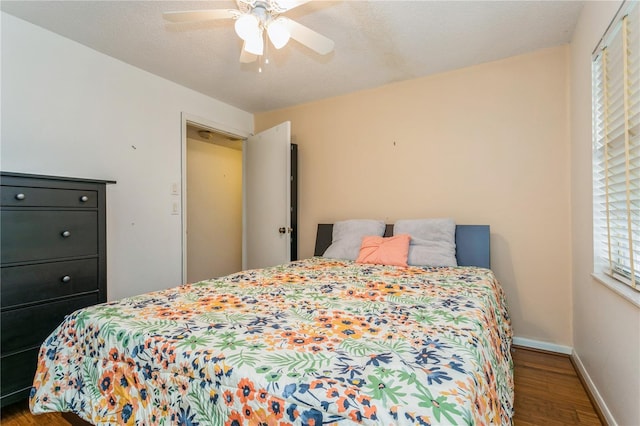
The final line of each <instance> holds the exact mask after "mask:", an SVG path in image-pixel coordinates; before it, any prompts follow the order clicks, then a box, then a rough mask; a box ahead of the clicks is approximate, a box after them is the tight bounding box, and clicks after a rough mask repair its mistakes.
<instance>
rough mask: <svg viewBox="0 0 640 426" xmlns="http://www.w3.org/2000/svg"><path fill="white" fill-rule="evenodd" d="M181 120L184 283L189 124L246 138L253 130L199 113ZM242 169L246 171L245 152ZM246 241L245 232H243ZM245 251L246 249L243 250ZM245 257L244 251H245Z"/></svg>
mask: <svg viewBox="0 0 640 426" xmlns="http://www.w3.org/2000/svg"><path fill="white" fill-rule="evenodd" d="M180 120H181V131H180V133H181V142H180V206H181V208H180V226H181V230H182V233H181V239H180V240H181V241H180V244H181V246H182V250H181V252H182V262H181V263H182V265H181V267H182V283H183V284H186V282H187V125H188V124H194V125H196V126H198V127H203V128H206V129H207V130H211V131H212V132H217V133H223V134H227V135H229V136H232V137H235V138H239V139H246V138H248V137H249V136H251V135H252V133H251V132H248V131H246V130H241V129H238V128H235V127H233V126H229V125H227V124H223V123H219V122H217V121H213V120H210V119H207V118H203V117H199V116H197V115H193V114H189V113H186V112H182V113H181V114H180ZM242 170H243V173H244V154H243V165H242ZM242 197H243V201H244V183H243V187H242ZM242 222H243V226H244V208H243V209H242ZM243 241H244V233H243ZM243 251H244V250H243ZM243 257H244V253H243Z"/></svg>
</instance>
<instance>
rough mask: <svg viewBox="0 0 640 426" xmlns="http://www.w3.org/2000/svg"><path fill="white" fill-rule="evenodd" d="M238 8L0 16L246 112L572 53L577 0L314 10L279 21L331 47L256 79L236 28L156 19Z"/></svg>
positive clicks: (162, 4) (332, 4) (63, 7)
mask: <svg viewBox="0 0 640 426" xmlns="http://www.w3.org/2000/svg"><path fill="white" fill-rule="evenodd" d="M214 8H236V4H235V2H233V1H7V0H3V1H2V2H0V9H1V10H2V11H4V12H6V13H9V14H12V15H14V16H17V17H19V18H21V19H24V20H26V21H29V22H31V23H33V24H36V25H38V26H41V27H44V28H46V29H49V30H51V31H53V32H55V33H58V34H60V35H62V36H65V37H67V38H70V39H72V40H75V41H77V42H79V43H82V44H84V45H86V46H89V47H91V48H93V49H95V50H98V51H100V52H103V53H105V54H107V55H110V56H112V57H114V58H117V59H119V60H122V61H124V62H127V63H129V64H131V65H134V66H136V67H138V68H141V69H144V70H146V71H149V72H151V73H153V74H156V75H159V76H161V77H164V78H166V79H169V80H172V81H174V82H176V83H178V84H181V85H183V86H186V87H189V88H191V89H193V90H196V91H198V92H201V93H204V94H206V95H209V96H211V97H214V98H216V99H218V100H221V101H223V102H226V103H229V104H231V105H234V106H236V107H238V108H241V109H243V110H245V111H249V112H261V111H267V110H272V109H278V108H283V107H287V106H291V105H297V104H300V103H305V102H310V101H314V100H318V99H322V98H327V97H332V96H336V95H341V94H345V93H349V92H353V91H357V90H361V89H365V88H371V87H375V86H380V85H383V84H386V83H391V82H394V81H400V80H407V79H412V78H417V77H421V76H425V75H430V74H435V73H439V72H443V71H448V70H453V69H457V68H461V67H466V66H470V65H474V64H479V63H483V62H488V61H493V60H497V59H502V58H506V57H509V56H513V55H518V54H522V53H527V52H531V51H534V50H537V49H541V48H546V47H552V46H558V45H561V44H565V43H568V42H569V41H570V40H571V35H572V33H573V29H574V27H575V24H576V21H577V19H578V15H579V13H580V10H581V8H582V2H580V1H480V0H477V1H396V0H394V1H348V0H347V1H312V2H310V3H307V4H304V5H302V6H300V7H298V8H296V9H293V10H291V11H289V12H287V13H286V14H285V16H287V17H289V18H291V19H294V20H296V21H298V22H300V23H301V24H303V25H306V26H308V27H309V28H311V29H313V30H315V31H317V32H319V33H321V34H323V35H325V36H327V37H329V38H331V39H333V40H334V41H335V51H334V52H332V53H330V54H329V55H326V56H320V55H318V54H316V53H314V52H313V51H311V50H309V49H307V48H306V47H304V46H302V45H300V44H299V43H297V42H295V41H293V40H292V41H291V42H290V43H289V44H288V45H287V46H285V47H284V48H283V49H281V50H275V49H274V48H273V47H271V49H269V50H268V51H267V57H268V58H269V60H270V61H269V64H268V65H264V64H263V67H262V68H263V72H262V73H259V72H258V71H257V63H254V64H241V63H239V61H238V58H239V54H240V49H241V47H242V44H241V40H240V39H239V38H238V37H237V36H236V34H235V32H234V29H233V21H232V20H225V21H212V22H206V23H197V24H179V25H178V24H170V23H167V22H166V21H164V20H163V19H162V13H163V12H166V11H175V10H195V9H214Z"/></svg>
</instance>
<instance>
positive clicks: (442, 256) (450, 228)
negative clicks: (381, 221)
mask: <svg viewBox="0 0 640 426" xmlns="http://www.w3.org/2000/svg"><path fill="white" fill-rule="evenodd" d="M400 234H409V235H411V243H410V244H409V258H408V260H407V263H408V264H409V265H414V266H457V265H458V262H457V261H456V223H455V221H454V220H453V219H449V218H446V219H413V220H399V221H397V222H396V223H395V224H394V225H393V235H400Z"/></svg>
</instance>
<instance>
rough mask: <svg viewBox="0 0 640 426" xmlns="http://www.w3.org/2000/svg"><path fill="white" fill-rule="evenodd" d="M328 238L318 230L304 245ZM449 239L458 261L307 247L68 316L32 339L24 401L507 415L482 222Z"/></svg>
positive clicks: (220, 418)
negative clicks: (378, 257)
mask: <svg viewBox="0 0 640 426" xmlns="http://www.w3.org/2000/svg"><path fill="white" fill-rule="evenodd" d="M327 233H328V235H329V237H328V243H327ZM330 235H331V225H319V227H318V238H317V242H316V254H321V252H323V251H324V249H325V248H326V247H327V246H328V244H330V243H331V237H330ZM456 245H457V252H456V256H457V257H461V259H458V264H459V265H460V266H457V267H406V268H401V267H396V266H388V265H371V264H359V263H356V262H353V261H351V260H340V259H326V258H323V257H320V256H314V257H313V258H310V259H305V260H299V261H294V262H291V263H289V264H285V265H279V266H275V267H271V268H265V269H261V270H248V271H243V272H239V273H236V274H232V275H229V276H226V277H222V278H217V279H212V280H208V281H202V282H199V283H193V284H187V285H183V286H179V287H176V288H173V289H168V290H164V291H158V292H153V293H148V294H143V295H140V296H135V297H130V298H126V299H123V300H120V301H115V302H111V303H106V304H102V305H97V306H93V307H90V308H85V309H82V310H79V311H76V312H74V313H73V314H71V315H69V316H68V317H67V318H66V319H65V320H64V322H63V323H62V324H61V325H60V326H59V327H58V328H57V329H56V330H55V331H54V332H53V333H52V334H51V335H50V336H49V337H48V338H47V340H46V341H45V342H44V344H43V345H42V348H41V350H40V354H39V361H38V368H37V372H36V375H35V378H34V384H33V388H32V391H31V395H30V407H31V411H32V412H33V413H36V414H37V413H44V412H51V411H59V412H72V413H75V414H77V415H78V416H79V417H80V418H82V419H84V420H86V421H88V422H90V423H93V424H114V425H115V424H137V425H143V424H144V425H147V424H161V425H162V424H164V425H174V424H180V425H223V424H225V425H243V424H246V425H274V424H292V425H293V424H296V425H321V424H339V425H352V424H384V425H391V424H416V425H440V424H511V418H512V414H513V375H512V370H513V368H512V361H511V354H510V345H511V327H510V321H509V316H508V313H507V310H506V303H505V297H504V294H503V291H502V289H501V287H500V286H499V284H498V283H497V281H496V279H495V277H494V275H493V273H492V272H491V270H490V269H488V266H489V264H488V261H489V258H490V257H489V254H488V247H489V228H488V226H470V227H464V226H461V225H458V226H457V227H456ZM465 256H469V257H465Z"/></svg>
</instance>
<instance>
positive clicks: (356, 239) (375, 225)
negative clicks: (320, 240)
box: [322, 219, 386, 260]
mask: <svg viewBox="0 0 640 426" xmlns="http://www.w3.org/2000/svg"><path fill="white" fill-rule="evenodd" d="M385 226H386V225H385V224H384V221H382V220H371V219H353V220H343V221H340V222H336V223H334V224H333V235H332V239H331V245H330V246H329V248H327V250H326V251H325V252H324V254H323V255H322V256H323V257H327V258H330V259H347V260H356V259H357V258H358V254H359V253H360V246H361V245H362V238H364V237H366V236H369V235H375V236H378V237H382V236H383V235H384V229H385Z"/></svg>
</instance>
